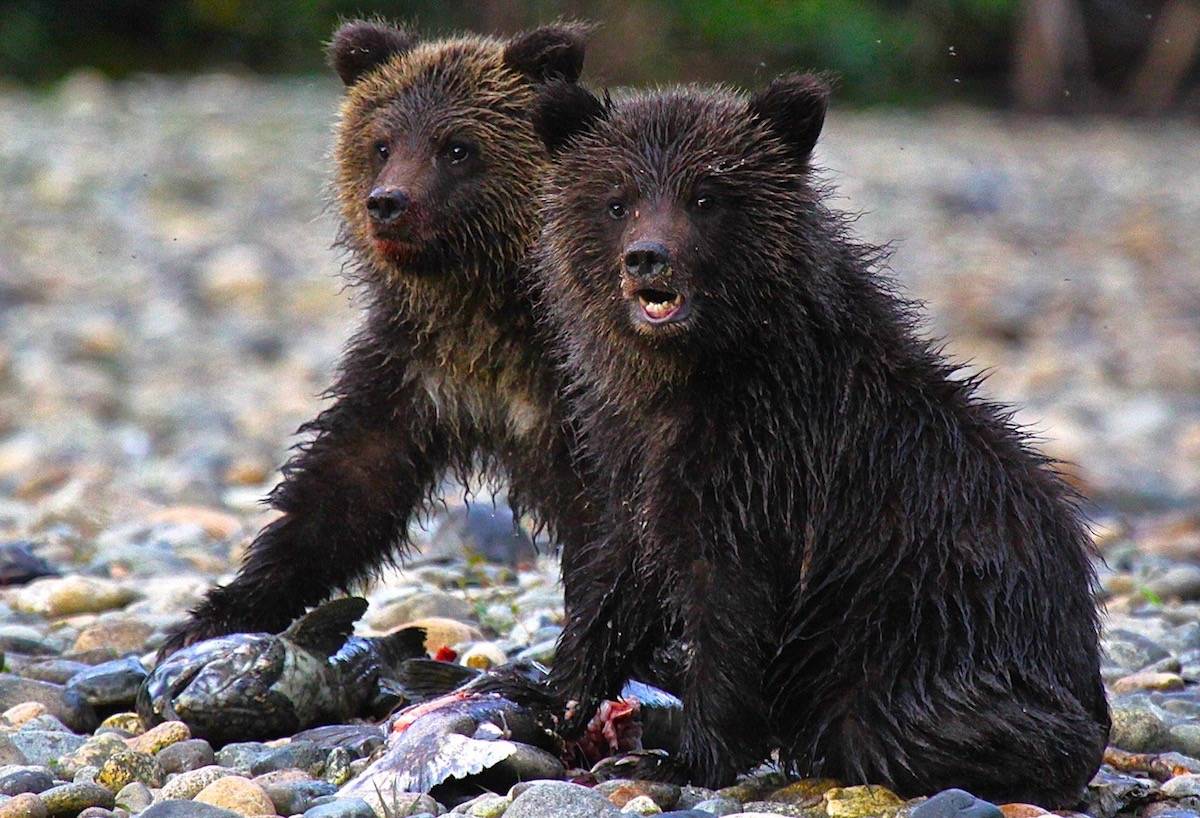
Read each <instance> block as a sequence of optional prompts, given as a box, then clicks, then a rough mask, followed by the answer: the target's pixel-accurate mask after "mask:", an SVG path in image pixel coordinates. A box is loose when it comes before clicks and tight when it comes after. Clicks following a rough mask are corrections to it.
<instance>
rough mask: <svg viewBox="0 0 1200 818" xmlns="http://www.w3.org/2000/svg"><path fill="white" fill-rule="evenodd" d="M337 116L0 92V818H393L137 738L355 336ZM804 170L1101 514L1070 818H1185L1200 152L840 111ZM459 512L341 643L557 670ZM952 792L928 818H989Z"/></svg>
mask: <svg viewBox="0 0 1200 818" xmlns="http://www.w3.org/2000/svg"><path fill="white" fill-rule="evenodd" d="M336 100H337V90H336V88H335V87H334V85H333V84H332V83H331V82H329V81H326V80H324V79H321V80H312V81H278V82H261V81H248V80H245V79H237V78H232V77H226V76H210V77H202V78H196V79H192V80H188V81H176V80H164V79H155V78H145V79H137V80H132V81H129V82H126V83H123V84H111V83H108V82H105V81H103V80H100V79H98V78H96V77H93V76H91V75H87V74H80V75H77V76H74V77H72V78H71V79H69V80H68V81H66V82H65V83H63V84H62V85H61V86H59V87H57V88H54V89H52V90H50V91H49V92H47V93H44V94H32V93H30V92H27V91H24V90H19V89H13V88H6V89H0V134H3V138H0V190H3V191H4V192H3V195H0V582H4V583H5V584H7V588H5V589H3V590H0V650H2V651H3V652H4V654H5V661H4V666H3V671H4V672H3V673H0V712H3V715H2V716H0V765H3V766H0V818H4V817H5V816H41V815H46V814H52V815H67V816H91V817H94V816H112V815H125V814H140V815H145V816H149V817H150V818H154V816H170V815H188V816H204V815H213V816H229V815H265V814H277V815H301V814H302V815H305V816H310V818H321V817H322V816H323V817H324V818H332V817H333V816H341V818H350V817H351V816H361V818H370V816H373V815H380V816H382V815H384V814H385V808H384V805H383V804H379V803H376V804H374V805H371V804H367V803H364V802H362V801H358V800H355V799H341V800H338V799H336V797H335V796H333V795H332V793H333V792H334V791H335V790H336V787H337V786H339V785H340V784H341V783H343V782H344V781H345V780H346V778H347V777H348V776H349V774H351V773H352V772H354V771H356V770H357V769H361V767H362V766H364V765H365V763H366V762H365V756H366V755H367V754H369V753H370V751H371V750H372V749H373V745H364V746H362V747H360V748H358V750H356V751H355V752H354V753H347V751H346V750H345V748H342V749H341V751H340V753H338V752H334V751H333V750H332V749H330V748H321V747H308V746H307V745H300V744H296V745H295V746H291V745H290V743H289V742H288V740H287V739H286V738H284V739H283V740H282V741H277V742H272V743H271V744H252V745H233V746H231V747H226V748H219V747H216V748H214V747H212V746H211V745H209V744H208V743H207V742H205V741H203V740H201V739H194V738H192V737H191V736H190V733H189V732H188V730H187V729H186V728H185V727H184V726H183V725H180V724H178V723H168V724H167V725H160V726H159V727H156V728H153V730H150V731H149V732H147V731H146V730H145V728H144V726H143V725H141V724H140V723H139V722H138V721H137V719H136V717H134V716H132V715H131V714H130V713H129V711H130V710H131V709H132V707H131V703H132V702H131V691H133V690H136V687H137V685H138V684H139V682H140V679H141V678H142V677H143V676H144V675H145V672H146V669H145V664H144V663H143V662H142V661H139V660H140V659H142V658H147V659H148V656H149V654H150V652H152V651H153V650H154V648H155V647H156V646H157V645H158V644H159V643H160V641H161V639H162V634H163V631H164V629H165V628H167V627H169V626H170V624H171V623H172V622H174V621H176V620H177V619H178V617H179V616H181V615H182V612H183V611H184V610H185V609H186V607H187V606H188V605H190V604H191V603H192V602H194V601H195V600H196V598H197V595H198V593H199V592H200V591H202V590H203V588H205V587H206V586H207V585H208V584H209V583H211V582H212V581H214V580H216V579H217V578H219V577H220V576H222V575H227V573H228V572H229V571H231V570H232V568H233V566H234V565H236V561H237V559H238V556H239V554H240V552H241V549H242V548H244V546H245V544H246V543H247V542H248V540H249V538H250V537H251V536H252V535H253V533H254V532H255V531H256V530H257V529H258V528H259V527H260V526H261V525H262V524H263V523H264V522H265V521H266V520H268V519H269V518H270V515H269V512H266V511H264V510H263V509H262V508H261V506H260V505H259V504H258V501H259V499H260V498H261V497H262V496H263V495H264V494H265V493H266V491H267V490H268V489H269V488H270V486H271V485H272V484H273V482H274V480H275V479H276V472H275V469H276V467H277V465H278V464H279V463H280V462H281V461H282V459H283V458H284V456H285V450H286V446H287V445H288V444H289V443H290V442H291V439H290V437H289V435H290V433H291V432H292V430H293V429H294V428H295V427H296V426H297V425H298V424H299V423H300V422H301V421H303V420H304V419H306V418H307V417H309V416H311V415H312V414H313V413H314V412H315V411H316V409H317V408H318V406H319V405H320V401H319V399H318V397H317V395H318V394H319V392H320V391H321V389H322V388H323V387H324V386H325V385H326V384H327V382H328V379H329V375H330V371H331V367H332V364H333V362H334V361H335V360H336V356H337V352H338V349H339V348H340V346H341V344H342V343H343V342H344V340H345V338H346V337H347V335H348V333H349V332H350V330H351V329H352V328H353V323H354V307H353V304H352V301H353V296H352V293H350V292H348V291H346V290H345V289H344V288H343V286H342V282H341V279H340V278H339V276H338V272H339V259H338V257H337V254H336V253H335V252H334V251H332V250H330V249H329V245H330V242H331V240H332V236H333V231H334V226H333V220H332V217H331V216H330V215H329V214H328V213H326V212H325V210H324V205H323V184H324V179H325V177H326V167H327V162H326V158H325V153H326V151H327V149H328V146H329V141H330V140H329V127H330V124H331V121H332V116H333V110H334V105H335V104H336ZM818 153H819V158H820V162H821V164H823V165H824V166H825V167H826V168H827V169H828V171H827V175H828V178H829V179H830V180H831V181H832V182H833V183H834V184H835V185H836V187H837V189H838V192H839V194H838V195H839V196H840V205H841V206H843V207H845V208H846V209H848V210H853V211H862V212H863V215H862V217H861V218H860V219H859V221H858V229H859V230H861V232H862V234H863V235H864V236H865V237H866V238H867V239H868V240H870V241H876V242H883V241H888V240H893V241H894V242H895V244H894V254H893V262H892V264H893V268H894V270H895V274H896V275H897V277H898V279H899V280H900V281H901V283H902V284H903V285H904V286H905V287H906V288H908V290H909V291H910V292H911V293H912V294H913V295H914V296H915V297H917V298H920V299H922V300H924V301H925V302H926V304H927V309H928V313H929V315H930V329H931V332H933V333H936V334H939V335H945V336H947V337H948V339H949V349H950V350H951V351H952V352H953V353H954V354H956V355H958V356H960V357H961V358H963V359H964V360H967V359H969V360H970V361H971V362H972V363H971V366H974V367H987V368H990V369H992V370H993V375H992V377H991V379H990V380H989V382H988V387H987V388H988V390H989V391H990V393H991V394H993V395H994V396H996V397H998V398H1001V399H1004V400H1006V401H1011V402H1013V403H1015V404H1016V405H1018V406H1019V407H1020V408H1019V411H1018V419H1019V420H1021V421H1022V422H1026V423H1029V424H1031V425H1032V426H1033V427H1034V428H1035V429H1037V430H1038V431H1039V433H1040V434H1041V435H1042V437H1043V439H1044V445H1045V447H1046V449H1047V450H1048V451H1050V452H1051V453H1052V454H1053V455H1055V456H1057V457H1060V458H1062V459H1065V460H1068V461H1071V464H1072V465H1070V466H1069V473H1070V475H1071V477H1072V479H1073V480H1074V481H1075V482H1076V483H1077V484H1078V485H1079V486H1080V488H1081V489H1082V490H1083V491H1084V492H1085V493H1086V494H1087V495H1088V496H1089V497H1091V498H1092V499H1093V501H1094V507H1093V515H1094V517H1095V519H1096V521H1097V525H1096V537H1097V541H1098V543H1099V544H1100V546H1101V548H1102V550H1103V552H1104V553H1105V555H1106V558H1107V565H1105V566H1102V567H1101V568H1100V572H1101V581H1102V586H1103V589H1104V595H1105V598H1106V601H1107V604H1108V611H1109V613H1108V617H1107V622H1106V632H1105V642H1106V647H1107V648H1108V657H1109V658H1108V660H1107V663H1106V666H1105V671H1104V672H1105V680H1106V683H1107V684H1108V686H1109V690H1110V693H1111V700H1112V704H1113V711H1114V733H1113V743H1114V745H1115V746H1114V749H1113V750H1112V751H1110V754H1109V758H1108V761H1109V762H1111V763H1110V764H1109V765H1106V766H1105V767H1104V768H1103V769H1102V771H1101V773H1100V775H1098V776H1097V779H1096V781H1095V782H1094V784H1093V786H1092V787H1091V789H1090V790H1089V795H1088V800H1087V802H1086V803H1085V804H1083V805H1081V807H1080V808H1081V810H1084V811H1086V812H1087V813H1088V814H1091V815H1093V816H1096V818H1111V817H1112V816H1115V815H1117V814H1118V813H1122V814H1138V815H1143V816H1147V818H1149V817H1150V816H1157V815H1165V814H1166V813H1170V814H1171V815H1185V814H1187V815H1193V814H1196V815H1200V811H1198V809H1200V808H1198V806H1197V805H1200V760H1197V759H1198V758H1200V354H1198V353H1200V230H1197V228H1198V227H1200V137H1198V136H1197V132H1196V130H1195V124H1194V123H1188V122H1132V123H1121V122H1115V121H1106V120H1085V121H1071V122H1068V121H1040V120H1034V121H1027V120H1020V119H1013V118H1010V117H1006V116H1002V115H998V114H989V113H983V112H977V111H970V110H943V111H935V112H928V113H922V114H901V113H880V112H858V113H848V112H841V111H835V112H834V114H833V115H832V117H831V121H830V124H829V126H828V129H827V132H826V137H825V139H824V141H823V144H822V146H821V147H820V149H819V152H818ZM473 508H474V511H473V512H472V516H469V517H468V516H467V512H465V511H464V510H463V509H462V508H461V507H460V506H459V505H457V504H456V502H455V501H454V500H453V499H451V502H450V504H449V506H448V508H447V509H446V510H445V511H442V512H439V513H438V514H436V515H434V518H433V519H432V521H431V523H430V525H429V529H430V532H429V533H426V534H422V535H421V536H420V538H419V539H420V541H421V542H422V543H424V544H425V549H424V553H423V555H422V556H421V557H420V558H419V559H418V560H417V561H416V562H415V563H414V565H413V566H412V567H410V568H409V569H408V570H405V571H403V572H391V573H389V574H388V575H387V577H385V578H384V580H383V581H381V582H380V583H379V584H377V585H376V586H373V587H372V588H370V589H368V596H369V599H370V601H371V608H370V611H369V612H368V614H367V617H366V619H365V620H364V622H363V623H362V624H361V626H360V630H361V632H362V633H365V634H371V633H382V632H386V631H389V630H391V629H394V628H396V627H397V626H401V625H403V624H405V623H406V622H409V621H412V620H414V619H419V618H423V617H441V618H443V620H444V622H443V623H442V626H443V627H444V628H445V636H444V638H445V641H446V642H447V643H449V644H454V645H456V646H457V647H458V648H459V649H460V653H461V654H463V655H468V656H478V657H484V658H481V659H479V661H481V662H486V661H488V660H489V658H488V657H491V658H495V657H499V656H514V655H518V654H522V653H524V654H525V655H536V656H540V657H543V658H549V657H550V655H552V650H553V642H554V638H555V636H556V635H557V632H558V626H559V624H560V622H561V616H562V611H561V595H560V591H559V589H558V587H557V584H556V578H557V567H556V566H555V564H554V563H553V561H552V560H550V559H548V558H545V557H542V558H534V557H532V556H530V548H529V544H528V542H522V541H520V540H514V539H512V538H511V537H507V536H506V535H505V533H504V532H506V531H507V529H506V528H505V520H504V511H503V508H501V510H500V512H499V514H498V519H493V518H492V516H491V512H490V508H489V509H488V510H487V511H486V512H483V511H481V510H480V507H479V506H478V505H476V506H473ZM481 555H486V558H485V557H484V556H481ZM505 557H511V559H509V560H505ZM98 730H99V732H97V731H98ZM656 786H657V788H656ZM955 798H956V796H953V797H952V796H946V797H944V798H942V800H940V801H937V800H935V801H930V802H928V803H927V804H926V805H924V806H923V807H922V809H923V812H921V813H920V814H919V815H918V816H917V818H936V816H938V815H942V814H945V815H951V814H956V810H957V811H958V812H963V811H969V812H971V814H972V815H976V816H979V818H984V816H988V815H993V814H994V812H990V811H989V810H991V809H992V808H991V807H990V806H989V805H986V804H979V803H974V802H963V803H959V802H958V801H955ZM331 799H332V800H331ZM202 804H203V805H206V806H201V805H202ZM916 807H917V804H915V803H912V802H909V803H905V802H902V801H901V800H900V799H898V798H896V797H895V796H893V795H892V794H891V793H888V792H887V791H885V790H882V789H880V788H866V789H864V788H834V782H816V781H808V782H799V783H789V782H786V781H784V780H782V779H780V778H778V777H777V776H774V775H773V774H766V773H764V774H762V775H757V776H752V777H749V778H747V779H746V780H745V781H744V782H742V783H741V784H739V785H738V786H737V787H734V788H729V789H727V790H725V791H721V792H716V793H714V792H710V791H704V790H697V789H694V788H683V789H682V790H681V789H679V788H669V787H667V788H663V787H662V786H661V785H650V784H647V783H638V782H616V783H613V782H609V783H608V784H606V785H603V786H602V787H600V788H597V789H595V790H589V789H587V788H582V787H576V786H574V785H569V784H566V783H556V784H545V783H539V784H532V785H531V784H528V783H526V784H521V785H518V787H517V788H515V789H514V791H513V792H510V793H507V794H505V793H499V794H495V795H491V796H485V797H483V798H481V799H477V801H475V802H471V803H470V804H468V805H464V806H460V807H458V808H457V809H458V810H459V811H460V812H466V813H467V814H470V815H475V816H497V815H501V814H505V815H508V816H510V818H521V816H532V817H533V818H539V817H540V816H551V815H560V816H565V815H604V814H612V813H619V811H620V810H622V809H623V810H624V811H625V812H626V813H631V812H632V813H636V814H658V813H660V812H661V813H663V814H671V811H672V810H677V811H680V812H677V813H676V814H680V815H693V816H701V815H705V814H707V815H723V814H733V813H737V812H738V811H745V812H746V813H766V814H775V815H805V816H810V818H820V817H821V816H828V818H858V816H866V815H894V814H897V813H898V812H899V813H903V814H907V813H908V812H911V811H913V810H914V809H915V808H916ZM1003 809H1004V814H1005V815H1006V816H1008V818H1024V816H1027V815H1037V814H1040V812H1041V810H1040V808H1037V807H1033V806H1027V805H1026V806H1022V805H1006V806H1004V808H1003ZM442 810H443V806H442V805H439V804H437V803H436V802H433V801H432V799H429V798H428V797H427V796H425V797H424V800H423V799H422V798H418V797H416V796H412V797H408V796H404V795H402V794H394V795H393V797H392V801H391V803H389V804H387V806H386V811H389V812H390V813H391V814H398V815H404V814H415V813H421V812H422V811H425V812H428V813H433V814H438V813H440V812H441V811H442ZM687 810H693V811H692V812H687ZM695 810H699V812H697V811H695ZM739 814H741V813H739Z"/></svg>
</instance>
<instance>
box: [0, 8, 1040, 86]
mask: <svg viewBox="0 0 1200 818" xmlns="http://www.w3.org/2000/svg"><path fill="white" fill-rule="evenodd" d="M1019 6H1020V3H1019V0H907V2H902V1H901V0H809V1H807V2H786V1H785V0H625V2H618V1H617V0H575V2H566V3H550V2H540V0H524V2H494V0H479V1H478V2H458V3H456V2H437V0H404V1H403V2H400V1H399V0H380V1H379V2H364V1H363V0H355V1H354V2H351V0H300V2H294V1H293V0H164V1H163V2H154V0H106V1H105V2H81V0H66V2H64V0H57V1H56V0H0V74H5V75H9V76H15V77H16V78H18V79H21V80H25V81H32V82H46V81H52V80H54V79H56V78H58V77H61V76H62V75H64V74H65V73H67V72H69V71H71V70H73V69H75V68H77V67H80V66H92V67H95V68H97V69H99V70H101V71H103V72H105V73H107V74H110V75H113V76H122V75H127V74H130V73H135V72H140V71H193V70H204V69H214V68H217V69H227V68H240V69H246V70H250V71H262V72H287V73H297V72H311V71H317V70H320V69H321V61H322V53H321V52H322V43H323V42H324V41H325V39H327V38H328V36H329V33H330V31H331V30H332V28H333V27H334V25H335V24H336V22H337V20H338V19H339V17H351V16H357V15H360V14H362V13H368V14H377V15H381V16H384V17H388V18H395V19H400V20H405V21H410V22H415V23H416V25H417V26H418V28H420V29H421V30H422V31H426V32H431V33H438V32H445V31H448V30H455V29H462V28H468V29H473V30H480V31H492V30H495V31H505V32H507V31H513V30H518V29H520V28H523V27H528V26H531V25H534V24H536V23H538V22H543V21H546V20H552V19H555V18H556V17H560V16H566V17H575V18H585V19H589V20H594V21H596V22H598V23H600V28H599V29H598V31H597V33H596V35H595V38H594V42H593V46H592V51H591V53H590V55H589V74H590V75H591V76H592V77H594V78H599V80H600V81H602V82H610V83H645V82H668V81H680V80H703V81H712V80H728V81H732V82H736V83H740V84H753V83H756V82H760V81H761V80H762V79H763V78H764V77H765V76H770V75H773V74H774V73H777V72H779V71H783V70H788V69H794V68H816V69H820V70H825V71H829V72H832V73H833V74H834V75H836V76H838V77H839V78H840V84H841V91H840V94H839V96H841V97H842V98H843V99H850V100H855V101H859V102H878V101H891V102H895V101H919V100H922V99H945V98H953V97H959V96H965V97H967V98H970V99H973V100H976V101H980V100H982V101H989V100H990V101H997V100H999V99H1000V98H1001V97H1002V96H1003V93H1004V87H1005V77H1006V73H1007V66H1008V65H1009V62H1010V59H1011V51H1012V47H1011V44H1012V40H1013V36H1014V29H1015V25H1016V22H1015V21H1016V19H1017V16H1018V12H1019Z"/></svg>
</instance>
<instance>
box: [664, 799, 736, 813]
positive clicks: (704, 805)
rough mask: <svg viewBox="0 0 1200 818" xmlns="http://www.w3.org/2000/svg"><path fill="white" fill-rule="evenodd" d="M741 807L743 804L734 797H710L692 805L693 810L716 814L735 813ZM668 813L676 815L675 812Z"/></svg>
mask: <svg viewBox="0 0 1200 818" xmlns="http://www.w3.org/2000/svg"><path fill="white" fill-rule="evenodd" d="M741 809H742V805H741V804H739V803H738V802H737V801H734V800H733V799H732V798H709V799H708V800H706V801H701V802H700V803H698V804H695V805H693V806H692V810H699V811H700V812H705V813H708V814H710V815H716V816H722V815H733V814H734V813H735V812H740V811H741ZM666 814H668V815H674V814H675V813H666Z"/></svg>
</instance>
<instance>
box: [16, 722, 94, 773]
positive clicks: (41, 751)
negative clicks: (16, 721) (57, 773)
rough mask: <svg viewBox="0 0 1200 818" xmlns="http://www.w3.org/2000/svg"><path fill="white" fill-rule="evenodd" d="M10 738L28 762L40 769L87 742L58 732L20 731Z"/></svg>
mask: <svg viewBox="0 0 1200 818" xmlns="http://www.w3.org/2000/svg"><path fill="white" fill-rule="evenodd" d="M8 738H9V740H10V741H12V743H13V745H15V746H16V748H17V749H18V750H20V751H21V755H22V756H23V757H24V758H25V760H26V761H27V762H29V763H30V764H33V765H36V766H39V767H47V766H49V765H50V763H51V762H53V761H58V760H59V759H60V758H62V757H63V756H67V755H70V754H71V753H74V752H76V751H78V750H79V748H80V747H82V746H83V745H84V743H85V742H86V741H87V738H86V737H84V736H77V735H75V734H74V733H63V732H60V731H58V730H18V731H17V732H15V733H12V734H10V735H9V737H8Z"/></svg>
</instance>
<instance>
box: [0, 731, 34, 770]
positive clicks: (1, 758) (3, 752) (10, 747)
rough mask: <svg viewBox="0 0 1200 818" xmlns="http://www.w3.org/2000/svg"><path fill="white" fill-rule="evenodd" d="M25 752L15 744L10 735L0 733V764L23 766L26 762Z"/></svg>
mask: <svg viewBox="0 0 1200 818" xmlns="http://www.w3.org/2000/svg"><path fill="white" fill-rule="evenodd" d="M28 761H29V759H28V758H26V756H25V753H23V752H22V751H21V748H20V747H18V746H17V745H16V743H15V742H14V741H13V740H12V738H11V737H10V736H7V735H4V734H0V765H3V766H8V765H17V766H24V765H25V764H26V763H28Z"/></svg>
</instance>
